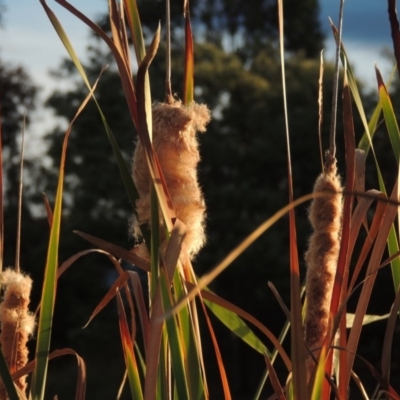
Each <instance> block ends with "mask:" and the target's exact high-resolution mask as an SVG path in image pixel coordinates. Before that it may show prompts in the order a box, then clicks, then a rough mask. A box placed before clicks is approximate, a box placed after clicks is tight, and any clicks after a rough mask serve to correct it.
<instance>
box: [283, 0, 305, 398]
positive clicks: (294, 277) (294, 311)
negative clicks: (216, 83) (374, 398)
mask: <svg viewBox="0 0 400 400" xmlns="http://www.w3.org/2000/svg"><path fill="white" fill-rule="evenodd" d="M283 16H284V13H283V0H278V20H279V49H280V59H281V71H282V88H283V106H284V114H285V128H286V129H285V133H286V157H287V174H288V190H289V203H292V202H293V200H294V195H293V175H292V161H291V151H290V138H289V120H288V110H287V100H286V77H285V57H284V55H285V52H284V33H283V27H284V25H283ZM289 240H290V305H291V321H290V325H291V351H292V361H293V371H292V379H293V394H294V399H295V400H300V399H306V398H308V393H307V385H306V368H305V360H306V356H305V347H304V341H303V339H302V338H303V326H302V320H301V299H300V268H299V256H298V249H297V234H296V219H295V213H294V210H293V209H291V210H289Z"/></svg>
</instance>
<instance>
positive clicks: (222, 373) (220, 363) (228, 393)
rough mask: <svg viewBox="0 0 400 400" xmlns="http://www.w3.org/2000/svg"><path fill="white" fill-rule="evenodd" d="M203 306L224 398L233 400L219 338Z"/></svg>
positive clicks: (203, 305)
mask: <svg viewBox="0 0 400 400" xmlns="http://www.w3.org/2000/svg"><path fill="white" fill-rule="evenodd" d="M201 305H202V308H203V312H204V316H205V318H206V322H207V326H208V330H209V332H210V335H211V340H212V343H213V346H214V352H215V356H216V358H217V363H218V369H219V373H220V377H221V382H222V389H223V391H224V397H225V400H232V396H231V391H230V388H229V381H228V377H227V376H226V371H225V366H224V362H223V359H222V355H221V352H220V349H219V345H218V341H217V338H216V336H215V332H214V329H213V327H212V324H211V320H210V317H209V316H208V313H207V309H206V307H205V304H204V302H203V301H202V302H201Z"/></svg>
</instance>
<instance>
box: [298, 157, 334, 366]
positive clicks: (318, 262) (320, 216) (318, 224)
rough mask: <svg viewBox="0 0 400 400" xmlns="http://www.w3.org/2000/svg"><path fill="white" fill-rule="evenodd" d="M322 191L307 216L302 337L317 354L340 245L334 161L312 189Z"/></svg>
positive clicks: (327, 314)
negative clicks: (310, 229) (308, 235)
mask: <svg viewBox="0 0 400 400" xmlns="http://www.w3.org/2000/svg"><path fill="white" fill-rule="evenodd" d="M321 192H323V193H324V195H322V196H318V197H316V198H315V199H314V200H313V202H312V204H311V208H310V213H309V219H310V222H311V225H312V227H313V229H314V232H313V234H312V236H311V238H310V241H309V247H308V251H307V253H306V255H305V259H306V263H307V275H306V293H307V308H306V318H305V340H306V344H307V346H308V348H309V349H310V350H311V351H313V354H314V356H316V357H318V353H319V351H318V349H319V348H320V347H321V346H322V343H323V340H324V338H325V336H326V334H327V330H328V323H329V310H330V303H331V298H332V289H333V283H334V279H335V274H336V268H337V261H338V256H339V249H340V235H341V218H342V187H341V183H340V178H339V176H338V174H337V169H336V161H335V162H333V163H332V164H329V165H328V166H326V168H325V171H324V172H323V173H322V174H321V175H320V176H319V177H318V178H317V180H316V182H315V185H314V193H321ZM314 366H315V364H314V362H313V360H312V358H311V357H309V358H308V360H307V370H308V373H309V374H311V372H312V370H313V369H314Z"/></svg>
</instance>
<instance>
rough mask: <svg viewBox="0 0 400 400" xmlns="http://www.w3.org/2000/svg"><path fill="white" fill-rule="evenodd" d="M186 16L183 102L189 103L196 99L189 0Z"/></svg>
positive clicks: (185, 11)
mask: <svg viewBox="0 0 400 400" xmlns="http://www.w3.org/2000/svg"><path fill="white" fill-rule="evenodd" d="M183 7H184V16H185V69H184V75H183V103H184V104H189V103H191V102H192V101H193V99H194V46H193V32H192V26H191V23H190V10H189V0H185V2H184V5H183Z"/></svg>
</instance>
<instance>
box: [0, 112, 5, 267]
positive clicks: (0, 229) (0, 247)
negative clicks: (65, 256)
mask: <svg viewBox="0 0 400 400" xmlns="http://www.w3.org/2000/svg"><path fill="white" fill-rule="evenodd" d="M3 196H4V194H3V120H2V115H1V109H0V273H1V272H2V271H3V257H4V203H3V202H4V198H3Z"/></svg>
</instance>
